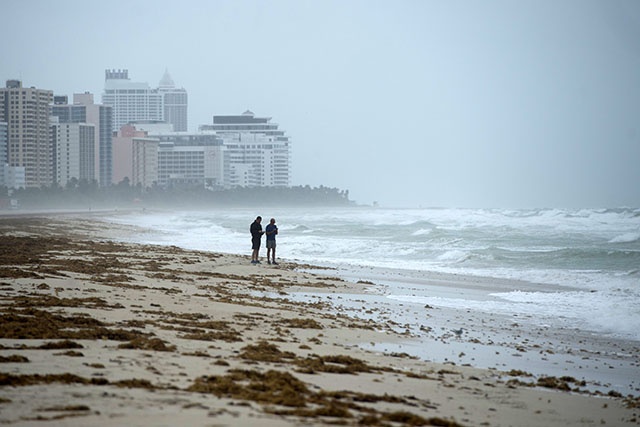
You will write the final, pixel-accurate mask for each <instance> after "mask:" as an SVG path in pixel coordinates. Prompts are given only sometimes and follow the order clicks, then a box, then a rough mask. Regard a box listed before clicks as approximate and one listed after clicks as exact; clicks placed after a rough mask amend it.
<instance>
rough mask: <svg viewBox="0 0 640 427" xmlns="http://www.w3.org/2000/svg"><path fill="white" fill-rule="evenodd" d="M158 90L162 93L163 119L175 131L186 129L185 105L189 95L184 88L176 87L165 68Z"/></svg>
mask: <svg viewBox="0 0 640 427" xmlns="http://www.w3.org/2000/svg"><path fill="white" fill-rule="evenodd" d="M158 91H159V92H160V93H161V94H162V95H163V98H164V99H163V104H164V120H165V121H166V122H167V123H171V124H172V125H173V130H174V131H176V132H186V131H187V105H188V100H189V97H188V95H187V91H186V90H185V89H184V88H176V85H175V83H174V82H173V79H172V78H171V76H170V75H169V71H168V70H165V72H164V75H163V76H162V79H161V80H160V84H159V86H158Z"/></svg>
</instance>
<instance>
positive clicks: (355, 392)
mask: <svg viewBox="0 0 640 427" xmlns="http://www.w3.org/2000/svg"><path fill="white" fill-rule="evenodd" d="M127 230H130V228H127V227H122V226H115V225H113V224H107V223H101V222H96V221H95V219H94V218H82V217H77V216H73V215H72V217H60V216H55V215H54V216H53V217H50V216H46V215H44V216H41V217H40V216H33V217H28V218H15V217H11V218H0V231H1V232H2V236H3V240H4V241H5V242H10V243H12V244H13V245H14V246H13V248H18V249H19V250H18V251H17V252H16V251H15V249H14V250H13V251H12V250H11V248H7V247H4V253H3V261H4V262H3V273H4V274H3V276H4V278H3V280H2V282H3V283H2V288H1V289H0V292H1V293H0V295H2V305H0V308H1V309H2V310H3V313H2V315H3V316H5V317H4V318H3V320H5V322H3V324H2V326H1V327H0V328H2V329H1V330H2V332H3V336H2V337H1V338H0V344H1V345H2V346H3V347H2V348H1V349H0V356H2V357H3V358H11V357H12V356H15V357H14V358H13V361H6V362H5V361H4V360H3V363H0V376H1V378H2V379H3V381H2V382H0V409H2V411H1V412H2V415H0V421H2V422H5V423H9V424H10V425H32V424H33V425H41V424H38V423H41V421H38V420H39V419H44V420H51V421H54V420H61V419H63V420H64V423H65V425H86V424H91V425H112V424H113V423H114V422H115V423H116V424H130V425H175V424H178V423H183V424H188V425H210V424H211V423H214V424H219V425H246V424H248V423H250V424H255V423H260V424H262V425H299V424H300V423H301V422H302V423H305V424H308V425H325V424H326V423H328V422H336V421H337V420H339V421H340V422H344V423H347V425H352V424H354V425H355V424H356V423H358V422H364V421H368V422H370V423H374V421H375V422H376V423H378V424H385V423H386V424H387V425H409V423H410V421H409V420H410V419H412V418H411V417H414V418H413V419H414V420H419V421H420V420H421V422H422V421H424V423H423V424H422V425H427V424H426V422H427V421H429V420H430V421H431V422H432V423H435V422H436V420H444V421H446V422H448V423H449V425H485V424H484V423H488V424H490V425H505V426H506V425H532V426H533V425H550V426H555V425H557V426H560V425H563V426H564V425H583V423H584V421H585V420H593V422H594V423H596V422H597V423H600V422H601V421H605V422H606V423H607V424H609V425H637V424H638V412H639V411H638V404H639V399H638V398H637V397H624V396H622V395H621V393H615V392H614V393H608V392H587V391H586V390H584V389H583V388H584V386H582V385H580V384H581V383H580V379H576V378H573V379H568V378H565V379H564V380H563V379H561V378H559V377H545V378H547V380H546V382H542V383H541V382H540V381H539V380H540V377H537V378H534V377H527V375H526V374H527V372H521V373H520V375H513V376H510V375H505V373H501V372H497V371H496V370H495V369H478V368H474V367H473V366H463V365H462V364H460V363H458V361H455V362H456V363H455V364H452V363H444V364H443V363H434V362H429V361H425V360H421V359H420V358H416V357H411V354H410V353H409V352H407V346H408V344H406V342H407V340H408V339H411V340H413V339H414V338H415V337H412V336H411V334H412V331H411V329H413V328H412V327H410V328H409V329H410V331H409V333H407V332H406V330H403V329H407V328H404V325H402V324H401V323H399V322H398V323H397V324H394V323H393V322H390V321H389V319H387V320H383V321H380V319H375V318H367V317H366V316H365V314H366V315H370V314H375V315H378V314H379V315H381V316H385V315H386V314H385V310H386V308H384V307H375V305H372V306H371V307H366V308H363V305H365V306H366V305H367V304H366V303H367V301H368V298H369V299H370V298H372V297H373V296H376V295H375V294H372V293H371V292H370V291H368V290H367V288H370V287H371V286H372V285H371V284H367V283H352V282H349V281H346V280H344V279H341V278H339V277H328V276H327V275H326V274H325V272H324V271H322V270H318V271H316V272H313V273H311V272H308V270H306V268H307V267H310V266H304V265H297V264H293V263H287V262H282V263H281V265H280V266H278V267H277V268H275V267H270V266H269V267H267V266H265V265H261V266H252V265H250V264H249V263H248V260H249V257H248V255H247V256H243V255H230V254H215V253H208V252H201V251H190V250H182V249H179V248H176V247H172V246H168V247H163V246H152V245H136V244H127V243H116V242H114V237H116V236H117V235H118V234H119V233H126V232H127ZM27 243H31V244H27ZM27 255H29V256H27ZM300 291H302V292H303V293H304V294H306V295H307V296H309V295H311V296H310V297H309V298H310V300H309V301H306V302H304V301H297V300H296V298H297V297H298V292H300ZM269 293H275V294H277V295H278V297H270V296H266V294H269ZM321 294H322V295H324V297H325V298H331V300H332V301H331V302H332V304H330V303H329V302H328V300H326V301H322V300H321V299H322V298H319V297H317V295H321ZM345 301H349V303H351V302H353V303H354V304H356V303H357V304H359V305H360V312H361V313H362V314H363V315H362V316H361V317H359V316H357V315H356V316H354V314H357V313H358V312H357V311H355V310H354V309H352V308H349V307H347V306H346V305H345V304H344V303H345ZM369 301H370V300H369ZM363 302H364V304H363ZM336 303H337V304H336ZM340 304H342V305H343V307H340ZM369 309H371V310H373V311H372V313H366V311H367V310H369ZM25 310H31V313H32V315H33V316H36V317H37V318H41V316H45V317H46V316H49V315H57V316H61V317H64V318H66V319H68V320H72V322H71V323H72V324H74V322H75V324H76V326H77V327H79V328H80V329H82V331H83V334H76V335H75V336H74V334H72V333H71V332H69V329H68V328H60V329H57V330H44V329H45V328H42V327H40V326H39V325H40V324H41V323H42V322H37V323H36V324H32V323H29V325H30V328H27V329H25V330H24V331H27V332H24V331H23V332H24V333H23V335H25V336H24V337H17V336H16V334H15V332H16V328H17V326H15V324H12V323H10V322H7V320H8V319H9V317H6V316H8V315H9V314H12V315H13V316H18V317H20V318H21V319H22V321H24V322H27V319H26V318H27V316H26V315H25V314H24V313H25ZM438 311H441V310H438ZM47 313H49V314H47ZM409 315H411V313H409ZM459 315H461V317H460V318H459V319H457V321H459V322H463V323H464V322H468V320H466V319H463V317H466V314H465V313H459ZM430 316H431V317H430V318H431V319H436V318H440V317H441V318H442V320H443V321H444V322H445V323H447V322H446V320H447V319H445V317H450V316H453V317H450V318H449V319H448V320H449V323H450V322H451V321H452V320H456V316H455V313H453V312H451V313H448V314H446V315H445V316H440V313H439V315H438V316H436V315H435V314H434V313H431V314H430ZM42 318H43V319H44V317H42ZM90 319H93V320H92V321H91V320H90ZM92 322H93V324H92ZM95 322H98V323H95ZM27 323H28V322H27ZM54 323H55V322H54ZM12 325H13V326H12ZM80 325H88V327H87V328H86V331H85V330H84V328H83V327H82V326H80ZM465 325H467V326H466V327H469V325H468V324H466V323H465ZM23 326H24V325H23ZM438 327H439V326H438ZM438 327H436V329H437V328H438ZM490 327H492V326H490ZM100 328H104V329H100ZM432 328H433V326H432ZM447 328H448V329H447V331H448V333H450V331H451V330H452V328H451V324H450V325H447ZM454 328H455V327H454ZM116 331H119V332H118V333H116ZM12 334H13V335H12ZM454 336H455V335H454ZM439 338H442V337H439ZM238 339H240V341H238ZM65 340H67V341H71V342H73V343H75V344H77V345H79V346H81V347H76V348H57V349H46V348H41V347H42V346H43V345H44V344H47V343H49V344H52V343H60V342H64V341H65ZM445 341H446V340H445ZM411 342H413V341H411ZM441 342H442V345H443V346H447V345H449V346H452V347H454V346H455V339H453V337H452V338H451V339H449V341H448V342H444V341H441ZM362 343H374V345H373V346H372V347H374V348H371V349H368V348H364V346H363V345H362ZM391 344H396V345H398V346H402V347H397V348H391ZM505 344H507V343H499V345H505ZM67 345H70V344H67ZM385 345H386V346H387V348H386V349H384V348H382V349H381V348H380V347H383V346H385ZM23 346H26V348H25V347H23ZM445 348H446V347H445ZM503 348H505V349H508V346H506V345H505V346H504V347H503ZM396 350H398V351H396ZM425 351H427V352H428V351H429V349H428V348H427V349H426V350H425ZM78 353H79V354H78ZM19 356H22V357H23V358H25V359H28V361H27V362H24V361H23V362H20V361H18V360H19V359H20V357H19ZM65 374H69V375H67V376H64V377H63V375H65ZM267 374H268V375H267ZM47 375H48V377H47ZM70 375H75V376H76V377H71V376H70ZM243 375H244V376H243ZM247 375H251V378H249V377H248V376H247ZM549 378H553V379H549ZM65 381H66V382H65ZM532 381H533V384H537V387H530V386H529V385H528V383H531V382H532ZM536 381H537V382H536ZM221 383H224V384H225V388H224V389H221V388H220V385H221ZM254 383H255V384H254ZM258 383H260V384H263V385H264V387H266V388H260V387H258V388H260V390H262V392H261V393H257V391H256V389H254V388H252V385H251V384H254V385H256V387H257V384H258ZM269 384H271V385H269ZM275 384H278V386H275ZM261 387H262V386H261ZM565 387H567V388H569V389H578V390H581V391H580V392H566V391H559V390H563V389H565ZM550 389H551V390H550ZM267 390H272V391H271V392H267ZM283 390H297V391H296V392H294V393H293V394H294V395H297V396H298V400H295V399H292V395H289V394H288V393H284V392H283ZM338 391H340V392H341V393H342V394H340V395H339V396H338V395H337V394H335V393H336V392H338ZM363 393H364V394H367V396H368V397H367V398H366V399H365V400H363V398H364V395H363ZM385 396H387V397H385ZM636 396H637V394H636ZM391 397H393V399H392V398H391ZM70 402H71V403H70ZM365 402H369V403H365ZM56 417H60V418H56ZM407 417H408V418H407ZM414 425H418V424H414Z"/></svg>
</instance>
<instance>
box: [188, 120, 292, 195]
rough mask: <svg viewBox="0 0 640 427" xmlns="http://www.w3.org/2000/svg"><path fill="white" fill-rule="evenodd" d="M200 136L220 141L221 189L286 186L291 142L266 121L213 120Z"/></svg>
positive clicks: (273, 124)
mask: <svg viewBox="0 0 640 427" xmlns="http://www.w3.org/2000/svg"><path fill="white" fill-rule="evenodd" d="M200 130H201V131H202V132H215V134H216V135H217V136H218V137H219V138H221V139H222V141H223V147H224V148H223V155H224V160H223V162H224V174H223V185H224V186H225V187H228V188H229V187H238V186H240V187H287V186H289V185H290V181H291V179H290V176H291V165H290V157H291V156H290V148H291V145H290V144H291V141H290V139H289V137H288V136H287V135H286V134H285V132H284V131H282V130H280V129H278V124H276V123H271V118H270V117H255V115H254V114H253V112H251V111H245V112H244V113H243V114H241V115H233V116H213V124H212V125H202V126H200Z"/></svg>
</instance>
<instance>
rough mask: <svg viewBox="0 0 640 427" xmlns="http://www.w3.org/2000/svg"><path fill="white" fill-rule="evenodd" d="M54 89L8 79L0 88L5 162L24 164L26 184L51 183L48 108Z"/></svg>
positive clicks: (51, 161) (0, 120)
mask: <svg viewBox="0 0 640 427" xmlns="http://www.w3.org/2000/svg"><path fill="white" fill-rule="evenodd" d="M52 102H53V91H50V90H43V89H36V88H34V87H31V88H23V87H22V82H21V81H20V80H7V84H6V88H0V122H5V123H7V159H6V160H7V162H8V163H9V166H12V167H24V171H25V181H24V182H25V186H26V187H42V186H49V185H51V184H52V183H53V139H52V135H51V127H50V123H49V108H50V104H51V103H52Z"/></svg>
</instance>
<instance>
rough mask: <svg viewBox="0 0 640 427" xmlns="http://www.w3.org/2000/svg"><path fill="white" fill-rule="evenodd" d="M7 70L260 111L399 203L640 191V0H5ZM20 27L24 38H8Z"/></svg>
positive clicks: (614, 199)
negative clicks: (170, 84)
mask: <svg viewBox="0 0 640 427" xmlns="http://www.w3.org/2000/svg"><path fill="white" fill-rule="evenodd" d="M1 10H2V11H3V15H4V16H5V20H4V22H3V26H2V28H0V35H1V36H2V38H3V39H4V40H5V41H7V42H6V43H4V44H3V45H2V46H0V57H1V58H2V61H1V63H0V79H1V80H2V82H1V83H2V86H4V81H5V80H8V79H16V78H17V79H20V80H22V82H23V85H25V86H35V87H38V88H42V89H49V90H52V91H53V92H54V94H56V95H67V96H69V98H70V99H71V97H72V95H73V94H74V93H82V92H85V91H89V92H92V93H93V94H94V98H95V101H96V102H101V98H102V92H103V88H104V71H105V69H127V70H129V77H130V78H131V80H132V81H138V82H147V83H149V85H150V86H151V87H157V86H158V82H159V81H160V79H161V78H162V75H163V74H164V72H165V69H167V70H168V71H169V73H170V74H171V77H172V78H173V80H174V82H175V83H176V86H178V87H184V88H185V89H186V90H187V91H188V94H189V131H195V130H197V128H198V126H199V125H202V124H210V123H211V122H212V117H213V116H214V115H227V114H241V113H242V112H244V111H245V110H251V111H253V112H254V113H255V114H256V116H261V117H264V116H266V117H272V121H273V122H275V123H278V124H279V125H280V127H281V129H283V130H285V131H286V132H287V134H288V135H289V136H290V137H291V138H292V141H293V146H292V166H293V168H292V182H291V184H292V185H310V186H312V187H315V186H319V185H324V186H327V187H334V188H340V189H345V190H349V194H350V198H351V199H352V200H355V201H356V202H358V203H361V204H370V203H372V202H373V201H377V202H378V203H379V204H380V205H381V206H383V207H384V206H398V207H496V208H530V207H549V208H552V207H561V208H579V207H585V208H587V207H591V208H598V207H619V206H629V207H640V167H638V162H639V160H640V2H637V1H633V0H615V1H597V0H585V1H581V0H566V1H562V2H549V1H542V2H540V1H533V0H524V1H519V2H510V1H495V0H494V1H486V2H472V1H454V2H445V3H442V2H436V1H431V0H426V1H419V0H415V1H399V2H389V1H350V2H339V1H326V2H318V1H305V2H297V1H292V0H286V1H285V0H280V1H278V0H276V1H270V2H261V1H258V0H252V1H247V0H240V1H226V0H225V1H189V0H187V1H185V2H181V3H180V4H175V3H173V2H166V1H154V2H151V1H148V0H140V1H134V2H125V1H122V0H114V1H112V2H109V3H97V2H96V3H87V2H81V1H79V0H67V1H60V2H49V1H45V0H20V1H18V0H5V1H4V2H3V4H2V8H1ZM9 41H10V42H9Z"/></svg>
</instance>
